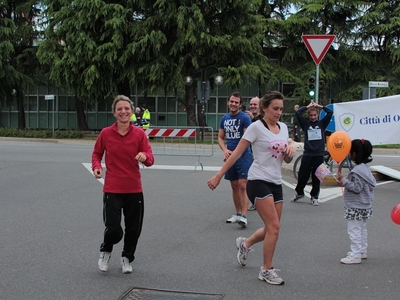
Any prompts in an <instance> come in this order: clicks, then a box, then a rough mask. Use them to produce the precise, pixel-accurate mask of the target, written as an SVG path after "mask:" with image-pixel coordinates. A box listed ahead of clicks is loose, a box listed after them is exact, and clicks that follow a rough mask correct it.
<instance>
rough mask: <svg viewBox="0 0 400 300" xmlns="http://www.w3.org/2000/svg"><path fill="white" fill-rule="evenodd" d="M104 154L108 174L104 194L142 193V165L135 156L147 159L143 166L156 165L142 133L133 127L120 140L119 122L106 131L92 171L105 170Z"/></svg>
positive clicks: (145, 137) (99, 141) (95, 156)
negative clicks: (144, 156) (102, 161)
mask: <svg viewBox="0 0 400 300" xmlns="http://www.w3.org/2000/svg"><path fill="white" fill-rule="evenodd" d="M104 152H105V164H106V174H105V179H104V187H103V192H104V193H113V194H128V193H140V192H143V189H142V182H141V180H140V177H141V176H140V171H139V163H138V161H137V160H136V159H135V156H136V155H137V154H138V153H139V152H142V153H144V154H145V155H146V157H147V159H146V161H145V162H144V163H143V164H144V165H145V166H146V167H150V166H152V165H153V164H154V156H153V151H152V149H151V146H150V143H149V140H148V139H147V136H146V134H145V132H144V131H143V129H142V128H139V127H135V126H134V125H133V124H132V123H131V124H130V128H129V130H128V132H127V133H126V134H125V135H124V136H121V135H120V134H119V132H118V129H117V122H115V123H114V124H113V125H111V126H109V127H106V128H104V129H103V130H102V131H101V132H100V134H99V136H98V138H97V140H96V143H95V145H94V149H93V153H92V170H93V171H94V170H95V169H102V166H101V160H102V158H103V155H104Z"/></svg>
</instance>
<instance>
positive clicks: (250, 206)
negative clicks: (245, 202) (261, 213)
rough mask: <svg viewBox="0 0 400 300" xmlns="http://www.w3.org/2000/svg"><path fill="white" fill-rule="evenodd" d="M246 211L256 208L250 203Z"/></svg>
mask: <svg viewBox="0 0 400 300" xmlns="http://www.w3.org/2000/svg"><path fill="white" fill-rule="evenodd" d="M247 210H256V206H255V205H254V204H252V203H251V202H250V203H249V207H248V208H247Z"/></svg>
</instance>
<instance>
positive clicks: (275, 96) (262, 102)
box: [260, 91, 285, 109]
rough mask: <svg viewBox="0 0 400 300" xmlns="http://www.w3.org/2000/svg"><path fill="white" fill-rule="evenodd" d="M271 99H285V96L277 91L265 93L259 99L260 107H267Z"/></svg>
mask: <svg viewBox="0 0 400 300" xmlns="http://www.w3.org/2000/svg"><path fill="white" fill-rule="evenodd" d="M272 100H285V96H283V94H282V93H281V92H278V91H271V92H268V93H266V94H265V95H264V96H262V98H261V99H260V109H262V108H267V107H268V106H269V105H270V104H271V102H272Z"/></svg>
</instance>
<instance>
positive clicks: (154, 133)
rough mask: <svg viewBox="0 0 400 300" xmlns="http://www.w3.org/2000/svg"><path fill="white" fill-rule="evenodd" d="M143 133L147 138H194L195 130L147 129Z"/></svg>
mask: <svg viewBox="0 0 400 300" xmlns="http://www.w3.org/2000/svg"><path fill="white" fill-rule="evenodd" d="M145 133H146V135H147V136H149V137H186V138H189V137H190V138H195V137H196V129H166V128H149V129H146V130H145Z"/></svg>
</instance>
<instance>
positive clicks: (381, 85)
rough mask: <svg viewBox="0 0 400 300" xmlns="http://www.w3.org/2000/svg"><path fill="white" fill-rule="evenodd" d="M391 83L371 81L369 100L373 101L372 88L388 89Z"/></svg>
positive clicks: (369, 84) (369, 83)
mask: <svg viewBox="0 0 400 300" xmlns="http://www.w3.org/2000/svg"><path fill="white" fill-rule="evenodd" d="M388 87H389V81H369V82H368V99H371V88H388Z"/></svg>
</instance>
